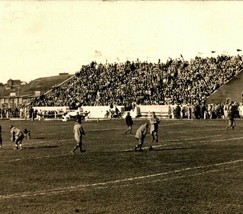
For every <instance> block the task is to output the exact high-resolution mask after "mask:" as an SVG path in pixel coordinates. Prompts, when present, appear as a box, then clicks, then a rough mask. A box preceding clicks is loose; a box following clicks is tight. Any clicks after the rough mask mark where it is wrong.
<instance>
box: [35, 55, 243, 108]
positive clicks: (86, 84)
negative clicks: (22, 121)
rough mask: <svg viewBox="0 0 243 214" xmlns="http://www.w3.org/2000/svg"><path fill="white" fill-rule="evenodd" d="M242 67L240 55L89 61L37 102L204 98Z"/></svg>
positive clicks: (117, 102)
mask: <svg viewBox="0 0 243 214" xmlns="http://www.w3.org/2000/svg"><path fill="white" fill-rule="evenodd" d="M242 68H243V60H242V58H241V56H239V55H238V56H226V55H221V56H217V57H210V58H209V57H208V58H202V57H195V59H192V60H191V61H186V60H184V59H183V57H181V58H178V59H168V60H167V61H166V62H165V63H162V62H161V61H160V60H159V61H158V62H157V63H149V62H141V61H139V60H138V59H137V60H136V61H133V62H130V61H127V62H125V63H112V64H109V63H106V64H98V63H96V62H92V63H91V64H89V65H84V66H82V68H81V69H80V71H79V72H77V73H76V74H75V75H74V76H73V78H72V79H70V80H69V81H67V82H65V83H64V84H62V85H60V86H57V87H53V89H52V90H51V92H49V93H47V94H45V95H42V96H40V97H38V98H36V99H34V100H33V101H32V105H33V106H69V107H70V108H71V109H77V108H78V107H80V106H94V105H103V106H104V105H110V104H111V103H113V104H115V105H124V106H131V105H132V103H134V102H135V103H136V104H137V105H139V104H142V105H156V104H159V105H164V104H167V105H170V104H171V105H175V104H184V105H185V104H191V105H197V104H200V105H202V104H204V103H205V100H206V98H207V97H208V96H209V95H210V94H212V93H213V92H214V91H215V90H217V89H218V88H219V87H220V86H222V85H223V84H225V83H226V82H227V81H229V80H230V79H231V78H232V77H233V76H235V75H236V74H237V73H238V72H240V71H241V69H242Z"/></svg>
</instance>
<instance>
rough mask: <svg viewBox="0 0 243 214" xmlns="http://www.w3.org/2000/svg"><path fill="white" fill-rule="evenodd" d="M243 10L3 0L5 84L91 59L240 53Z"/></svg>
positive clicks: (0, 62) (235, 5)
mask: <svg viewBox="0 0 243 214" xmlns="http://www.w3.org/2000/svg"><path fill="white" fill-rule="evenodd" d="M242 11H243V2H240V1H239V2H238V1H233V2H231V1H215V2H211V1H0V70H1V74H0V82H2V83H6V82H7V80H9V79H20V80H22V81H26V82H30V81H31V80H34V79H36V78H39V77H47V76H55V75H59V73H69V74H74V73H75V72H77V71H79V70H80V68H81V66H82V65H86V64H89V63H90V62H91V61H93V60H94V61H97V62H101V63H105V62H106V61H107V62H108V63H112V62H125V61H126V60H130V61H133V60H134V61H135V60H136V59H137V58H138V59H140V60H142V61H150V62H157V61H158V59H160V60H161V61H162V62H165V61H166V60H167V59H168V58H169V57H171V58H179V57H180V55H181V54H182V55H183V57H184V59H188V60H189V59H191V58H194V57H195V56H199V55H200V56H201V57H207V56H212V55H213V56H217V55H221V54H228V55H237V54H240V55H241V52H237V51H236V49H242V50H243V12H242ZM212 51H216V52H215V53H213V54H212ZM242 53H243V51H242Z"/></svg>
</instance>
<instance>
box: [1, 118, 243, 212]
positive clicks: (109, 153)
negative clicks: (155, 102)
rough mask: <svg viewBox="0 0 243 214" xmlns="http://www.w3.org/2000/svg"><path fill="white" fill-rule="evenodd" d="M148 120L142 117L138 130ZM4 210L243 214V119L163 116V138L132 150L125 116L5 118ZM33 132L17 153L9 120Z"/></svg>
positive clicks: (132, 137)
mask: <svg viewBox="0 0 243 214" xmlns="http://www.w3.org/2000/svg"><path fill="white" fill-rule="evenodd" d="M144 122H145V121H142V120H137V121H135V124H134V130H133V131H134V132H135V130H136V129H137V128H138V127H139V126H140V125H141V124H142V123H144ZM0 124H1V126H2V136H3V148H2V149H1V150H0V167H1V176H0V213H18V214H19V213H61V214H62V213H67V214H69V213H84V214H86V213H115V214H116V213H132V214H140V213H144V214H145V213H155V214H158V213H166V214H167V213H175V214H179V213H185V214H188V213H196V214H198V213H213V214H217V213H220V214H221V213H225V214H228V213H230V214H231V213H233V214H234V213H243V182H242V181H243V120H238V121H237V127H236V128H235V130H234V131H233V130H228V131H226V130H225V127H226V125H227V121H226V120H196V121H195V120H194V121H193V120H170V121H168V120H162V121H161V123H160V127H159V133H160V136H159V143H158V144H157V145H156V147H155V150H154V151H149V150H148V146H149V142H150V136H149V135H147V137H146V139H145V145H144V151H143V152H134V147H135V143H136V141H135V139H134V135H124V131H125V129H126V126H125V124H124V121H123V120H110V121H101V122H97V121H88V122H84V123H83V127H84V129H85V131H86V135H85V137H84V145H85V148H86V150H87V151H86V153H82V154H80V153H79V152H78V151H76V154H75V155H71V154H70V151H71V150H72V148H73V147H74V145H75V142H74V139H73V134H72V127H73V122H72V121H69V122H62V121H7V120H4V121H0ZM11 124H12V125H15V126H17V127H19V128H22V129H24V128H29V129H31V133H32V139H30V140H27V139H26V140H24V142H23V146H24V149H23V150H22V151H16V150H13V148H14V144H13V143H12V142H10V133H9V128H8V127H9V125H11Z"/></svg>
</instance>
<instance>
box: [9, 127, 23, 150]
mask: <svg viewBox="0 0 243 214" xmlns="http://www.w3.org/2000/svg"><path fill="white" fill-rule="evenodd" d="M9 129H10V133H11V141H13V142H14V143H15V145H16V147H15V149H19V150H22V149H23V147H22V141H23V139H24V134H23V132H22V131H21V130H20V129H19V128H16V127H14V126H12V125H11V126H9Z"/></svg>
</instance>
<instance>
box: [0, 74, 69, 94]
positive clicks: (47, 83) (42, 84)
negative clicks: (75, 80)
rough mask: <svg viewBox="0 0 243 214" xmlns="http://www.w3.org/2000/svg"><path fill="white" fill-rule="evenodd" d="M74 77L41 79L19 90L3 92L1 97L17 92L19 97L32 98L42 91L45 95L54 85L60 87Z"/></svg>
mask: <svg viewBox="0 0 243 214" xmlns="http://www.w3.org/2000/svg"><path fill="white" fill-rule="evenodd" d="M72 76H73V75H58V76H51V77H41V78H38V79H35V80H32V81H31V82H30V83H29V84H27V85H23V86H20V87H19V88H14V89H9V90H2V91H1V93H0V95H1V96H9V95H10V93H11V92H15V93H16V95H19V96H31V95H34V93H35V91H41V92H42V93H45V92H46V91H48V90H50V89H51V88H52V87H53V86H54V85H58V84H60V83H62V82H63V81H65V80H67V79H69V78H70V77H72Z"/></svg>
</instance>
